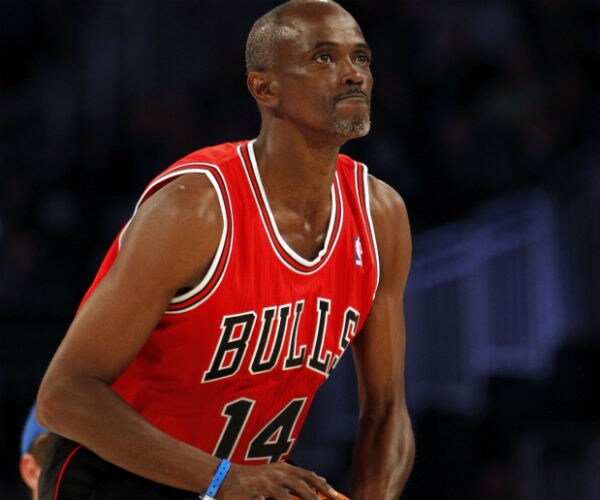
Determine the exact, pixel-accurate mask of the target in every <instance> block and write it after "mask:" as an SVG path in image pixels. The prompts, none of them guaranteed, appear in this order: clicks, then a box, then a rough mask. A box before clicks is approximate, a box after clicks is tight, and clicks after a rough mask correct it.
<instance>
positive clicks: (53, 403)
mask: <svg viewBox="0 0 600 500" xmlns="http://www.w3.org/2000/svg"><path fill="white" fill-rule="evenodd" d="M68 392H69V391H68V390H67V389H66V387H65V384H64V383H62V382H61V381H60V380H55V379H54V378H53V377H51V376H48V374H47V375H46V376H45V377H44V379H43V380H42V383H41V385H40V388H39V390H38V394H37V398H36V413H35V416H36V418H37V421H38V422H39V424H40V425H41V426H42V427H45V428H46V429H48V430H49V431H52V432H58V429H57V428H56V425H57V424H58V423H59V422H60V421H61V420H62V417H61V413H62V411H63V408H64V407H65V402H66V401H67V400H68V398H69V396H68Z"/></svg>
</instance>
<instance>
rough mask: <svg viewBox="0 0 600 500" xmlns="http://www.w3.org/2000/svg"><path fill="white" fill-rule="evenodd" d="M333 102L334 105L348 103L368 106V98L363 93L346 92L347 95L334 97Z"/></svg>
mask: <svg viewBox="0 0 600 500" xmlns="http://www.w3.org/2000/svg"><path fill="white" fill-rule="evenodd" d="M334 101H335V103H336V104H337V103H338V102H340V101H350V102H355V103H364V104H368V103H369V98H368V97H367V94H365V93H364V92H348V93H347V94H342V95H339V96H336V97H335V99H334Z"/></svg>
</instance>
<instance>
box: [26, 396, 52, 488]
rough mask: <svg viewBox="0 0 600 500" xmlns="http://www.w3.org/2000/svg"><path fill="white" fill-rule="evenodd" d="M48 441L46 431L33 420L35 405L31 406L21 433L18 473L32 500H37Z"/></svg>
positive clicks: (48, 436)
mask: <svg viewBox="0 0 600 500" xmlns="http://www.w3.org/2000/svg"><path fill="white" fill-rule="evenodd" d="M49 439H50V435H49V434H48V431H47V430H46V429H44V428H43V427H42V426H41V425H40V424H39V423H38V422H37V420H36V418H35V405H33V406H32V407H31V410H29V414H28V416H27V420H26V421H25V425H24V426H23V432H22V433H21V458H20V460H19V472H20V473H21V477H22V478H23V481H24V482H25V484H26V485H27V487H28V488H29V489H30V490H31V498H32V499H33V500H37V498H38V480H39V477H40V470H41V467H42V464H43V463H44V459H45V457H46V450H47V447H48V442H49Z"/></svg>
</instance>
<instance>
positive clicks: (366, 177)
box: [355, 162, 381, 299]
mask: <svg viewBox="0 0 600 500" xmlns="http://www.w3.org/2000/svg"><path fill="white" fill-rule="evenodd" d="M355 164H356V171H357V174H358V172H360V171H361V170H362V176H363V186H364V194H365V205H366V209H367V213H366V214H365V217H366V219H367V222H368V224H369V230H370V231H371V239H372V240H373V250H374V251H375V263H376V265H377V279H376V281H375V289H374V290H373V299H375V295H377V289H378V288H379V279H380V275H381V264H380V262H379V249H378V247H377V235H376V234H375V226H374V225H373V218H372V217H371V192H370V190H369V169H368V168H367V166H366V165H365V164H364V163H360V164H359V163H358V162H355ZM359 165H362V167H363V168H362V169H360V168H359ZM355 184H356V190H357V191H358V189H359V186H360V184H359V183H358V182H356V183H355ZM357 194H358V195H359V199H360V193H357Z"/></svg>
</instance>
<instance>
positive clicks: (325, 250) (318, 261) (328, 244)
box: [238, 139, 344, 274]
mask: <svg viewBox="0 0 600 500" xmlns="http://www.w3.org/2000/svg"><path fill="white" fill-rule="evenodd" d="M255 141H256V139H254V140H253V141H250V142H249V143H248V153H249V157H250V163H251V165H250V168H252V170H253V171H254V176H255V177H256V181H257V183H258V187H259V190H260V196H261V197H262V199H263V202H264V206H265V208H266V211H267V214H268V217H269V221H268V222H267V221H266V220H265V218H264V216H263V214H262V211H261V210H260V209H259V212H260V216H261V219H262V221H263V225H264V226H265V232H266V233H267V236H268V238H269V241H270V242H271V246H272V247H273V251H274V252H275V254H276V255H277V257H278V258H279V260H280V261H281V262H283V263H284V264H285V265H286V266H287V267H288V268H290V269H292V270H293V271H295V272H297V273H299V274H313V273H315V272H317V271H318V270H319V269H321V267H323V265H324V264H325V263H326V262H327V261H328V260H329V258H330V257H331V255H332V254H333V248H334V247H335V245H336V243H337V241H338V238H339V236H340V234H341V232H342V227H343V225H344V206H343V198H342V195H341V192H339V191H340V187H339V181H338V176H337V172H336V173H335V180H334V182H333V183H332V186H331V214H330V218H329V224H328V227H327V233H326V236H325V241H324V242H323V247H322V248H321V250H319V253H318V255H317V256H316V258H315V259H313V260H308V259H305V258H304V257H302V256H301V255H299V254H298V253H297V252H296V251H295V250H294V249H293V248H291V247H290V246H289V245H288V244H287V243H286V241H285V240H284V239H283V237H282V236H281V233H280V232H279V228H278V227H277V224H276V223H275V217H274V216H273V212H272V211H271V206H270V205H269V200H268V198H267V196H266V193H265V189H264V186H263V183H262V179H261V177H260V173H259V170H258V163H257V161H256V156H255V154H254V142H255ZM240 149H241V146H240V147H239V148H238V153H239V155H240V158H241V160H242V162H244V158H243V156H242V154H241V151H240ZM246 175H248V174H247V173H246ZM248 181H249V183H250V186H251V188H252V182H251V181H250V179H248ZM336 189H337V190H338V192H339V199H340V207H338V206H337V205H338V204H337V201H336V195H335V190H336ZM252 194H253V195H254V199H255V201H256V203H257V204H260V203H259V200H258V199H257V193H256V192H255V190H254V189H253V188H252ZM338 210H340V217H339V220H340V224H339V227H338V231H337V232H336V233H335V234H333V233H334V229H335V222H336V220H337V211H338ZM269 224H270V226H271V228H272V229H273V232H274V234H275V237H276V238H277V241H278V242H279V244H280V245H281V246H282V248H283V249H284V250H285V251H286V253H287V254H288V255H289V256H290V257H291V258H292V259H293V260H295V261H296V262H298V263H299V264H301V265H303V266H305V267H313V266H317V267H316V268H315V269H311V270H309V271H299V270H298V269H295V268H293V267H292V266H290V265H289V263H287V262H286V261H285V259H283V257H282V256H281V255H280V253H279V251H278V250H277V248H276V247H275V245H274V243H273V240H272V238H271V233H270V231H269V228H268V227H267V226H268V225H269ZM332 239H333V241H332ZM324 257H325V259H324V260H323V258H324Z"/></svg>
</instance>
